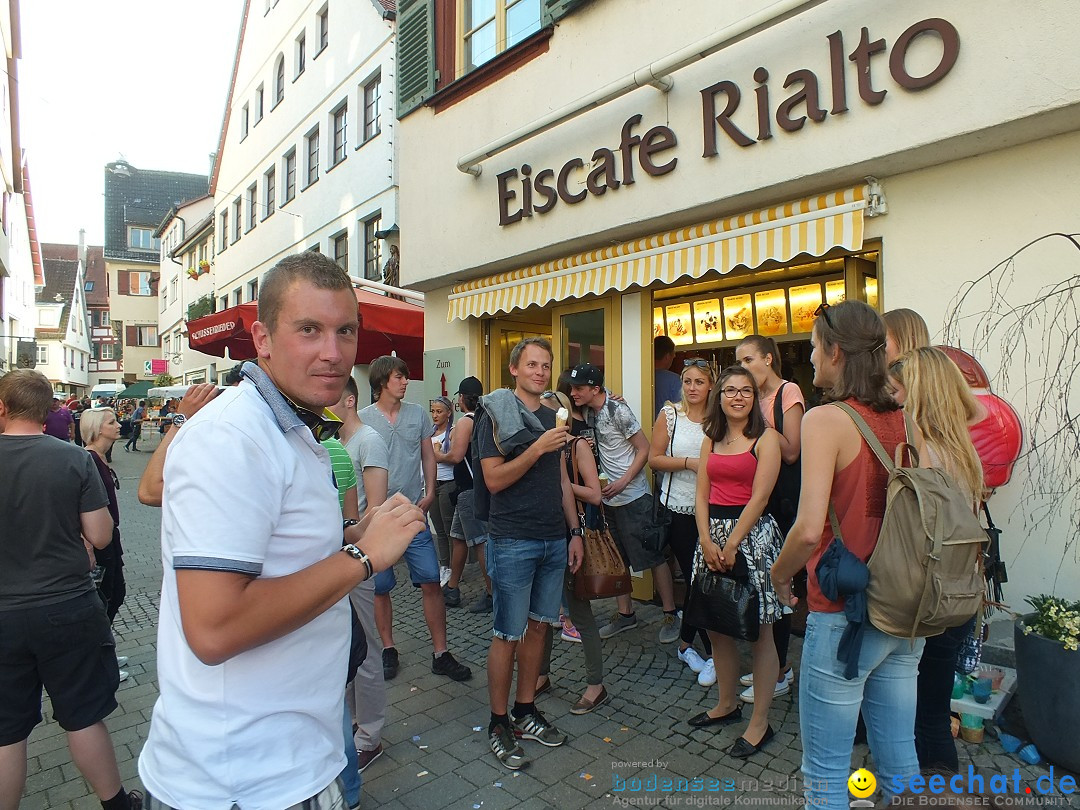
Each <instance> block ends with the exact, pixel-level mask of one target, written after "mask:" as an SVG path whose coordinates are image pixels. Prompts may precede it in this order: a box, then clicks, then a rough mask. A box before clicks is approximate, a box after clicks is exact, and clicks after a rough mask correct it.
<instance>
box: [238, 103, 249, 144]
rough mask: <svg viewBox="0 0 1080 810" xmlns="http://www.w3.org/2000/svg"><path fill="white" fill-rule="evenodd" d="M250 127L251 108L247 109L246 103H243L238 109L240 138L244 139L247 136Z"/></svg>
mask: <svg viewBox="0 0 1080 810" xmlns="http://www.w3.org/2000/svg"><path fill="white" fill-rule="evenodd" d="M250 128H251V110H250V109H248V105H247V104H245V105H244V106H243V108H242V109H241V110H240V140H244V138H246V137H247V136H248V130H249V129H250Z"/></svg>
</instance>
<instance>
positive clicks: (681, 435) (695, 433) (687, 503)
mask: <svg viewBox="0 0 1080 810" xmlns="http://www.w3.org/2000/svg"><path fill="white" fill-rule="evenodd" d="M676 408H678V418H677V419H676V410H675V409H676ZM661 413H663V414H664V418H665V420H666V421H667V430H668V446H667V448H666V453H667V455H669V456H671V457H673V458H684V457H685V458H697V457H698V454H699V453H701V443H702V442H703V441H705V434H704V432H703V431H702V430H701V423H700V422H692V421H691V420H690V419H688V418H687V416H686V413H685V412H684V411H683V409H682V406H681V405H679V406H676V405H665V406H664V407H663V408H662V409H661ZM673 435H674V439H672V436H673ZM662 476H663V479H664V481H663V484H662V485H661V490H660V498H661V500H660V503H662V504H663V505H664V506H666V507H667V508H668V509H670V510H671V511H672V512H678V513H680V514H683V515H692V514H694V506H695V501H696V498H697V473H696V472H694V471H693V470H676V471H675V472H671V473H663V474H662Z"/></svg>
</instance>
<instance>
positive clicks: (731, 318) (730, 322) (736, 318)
mask: <svg viewBox="0 0 1080 810" xmlns="http://www.w3.org/2000/svg"><path fill="white" fill-rule="evenodd" d="M753 329H754V312H753V308H752V305H751V303H750V296H749V294H747V295H730V296H728V297H727V298H725V299H724V332H725V334H726V336H727V339H728V340H742V339H743V338H744V337H746V336H747V335H749V334H752V333H753Z"/></svg>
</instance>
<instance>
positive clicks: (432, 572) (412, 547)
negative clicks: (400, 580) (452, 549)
mask: <svg viewBox="0 0 1080 810" xmlns="http://www.w3.org/2000/svg"><path fill="white" fill-rule="evenodd" d="M401 557H402V559H403V560H405V564H406V565H407V566H409V577H410V578H411V579H412V584H413V585H414V586H416V587H417V588H419V587H420V586H421V585H427V584H430V583H432V582H438V581H439V557H438V555H437V554H436V553H435V542H434V541H433V540H432V539H431V531H430V530H429V529H428V528H427V527H424V528H423V529H422V530H421V531H420V533H419V534H418V535H416V537H414V538H413V539H412V542H411V543H409V545H408V546H406V547H405V553H404V554H402V555H401ZM395 585H397V577H396V576H395V575H394V566H390V567H389V568H387V569H386V570H385V571H380V572H379V573H377V574H376V575H375V593H376V595H378V596H382V595H383V594H386V593H390V591H392V590H394V586H395Z"/></svg>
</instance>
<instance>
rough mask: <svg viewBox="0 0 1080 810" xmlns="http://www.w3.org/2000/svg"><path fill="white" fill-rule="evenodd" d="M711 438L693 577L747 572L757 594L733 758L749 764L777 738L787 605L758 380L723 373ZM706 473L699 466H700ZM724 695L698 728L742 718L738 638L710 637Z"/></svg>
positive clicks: (776, 441) (769, 441)
mask: <svg viewBox="0 0 1080 810" xmlns="http://www.w3.org/2000/svg"><path fill="white" fill-rule="evenodd" d="M702 429H703V431H704V433H705V440H704V441H703V442H702V444H701V452H700V454H699V458H701V459H705V473H706V474H705V475H701V474H700V473H699V475H698V477H697V502H696V507H695V516H696V519H697V525H698V549H697V552H696V553H695V556H694V565H693V572H694V577H697V576H700V574H701V572H702V571H703V570H704V567H705V566H707V567H708V568H709V569H711V570H713V571H731V570H732V569H734V568H735V567H736V565H737V564H738V566H739V568H740V569H745V570H746V571H747V574H748V579H749V582H750V584H751V586H752V587H753V588H754V590H756V591H757V594H758V620H759V622H760V628H761V629H760V633H759V635H758V640H757V641H755V642H753V644H752V650H753V657H754V667H753V669H754V672H753V686H754V702H753V706H754V712H753V714H752V716H751V717H750V722H749V724H748V725H747V727H746V729H745V730H744V731H743V734H742V736H741V737H739V738H738V739H737V740H736V741H735V744H734V745H732V746H730V747H729V748H728V749H726V752H727V754H728V755H729V756H733V757H736V758H740V759H745V758H746V757H749V756H751V755H753V754H755V753H757V751H758V750H759V749H760V748H761V747H762V746H763V745H765V744H766V743H768V742H769V740H771V739H772V738H773V730H772V727H771V726H770V725H769V706H770V705H771V704H772V698H773V692H774V689H775V684H776V678H777V675H778V673H779V671H780V663H779V660H778V659H777V657H776V647H775V645H774V643H773V632H772V631H773V624H774V623H775V622H776V621H777V620H778V619H779V618H780V616H781V614H782V610H783V606H782V605H781V604H780V601H779V599H778V598H777V595H776V592H775V591H774V590H773V587H772V582H771V580H770V578H769V571H770V569H771V567H772V564H773V562H774V561H775V560H776V557H777V555H778V554H779V553H780V545H781V543H782V541H783V536H782V535H781V534H780V529H779V528H778V527H777V525H776V521H775V520H774V519H773V517H772V515H766V514H764V512H765V506H766V504H767V503H768V501H769V495H770V494H771V493H772V490H773V487H774V486H775V485H776V476H777V474H778V473H779V471H780V438H779V435H778V434H777V433H776V431H775V430H772V429H771V428H769V427H766V425H765V419H764V417H763V416H762V414H761V408H760V406H759V404H758V390H757V386H756V385H755V384H754V378H753V376H752V375H751V374H750V372H749V371H747V370H746V369H744V368H742V367H741V366H731V367H730V368H727V369H724V371H723V372H722V373H721V374H720V379H719V381H718V382H717V383H716V386H715V387H714V388H713V392H712V396H711V397H710V399H709V406H708V408H707V409H706V412H705V419H704V421H703V423H702ZM699 469H700V468H699ZM709 640H710V641H711V642H712V648H713V662H714V663H715V666H716V683H717V689H718V692H719V696H718V699H717V703H716V706H715V707H714V708H713V709H710V710H709V711H705V712H702V713H701V714H698V715H697V716H695V717H693V718H691V719H690V721H689V722H690V725H691V726H695V727H699V728H700V727H704V726H714V725H724V724H726V723H734V722H738V721H739V720H741V719H742V709H741V707H740V705H739V700H738V678H739V653H738V650H737V649H736V647H735V640H734V639H733V638H731V637H729V636H725V635H721V634H720V633H717V632H714V631H712V630H710V631H709Z"/></svg>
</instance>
